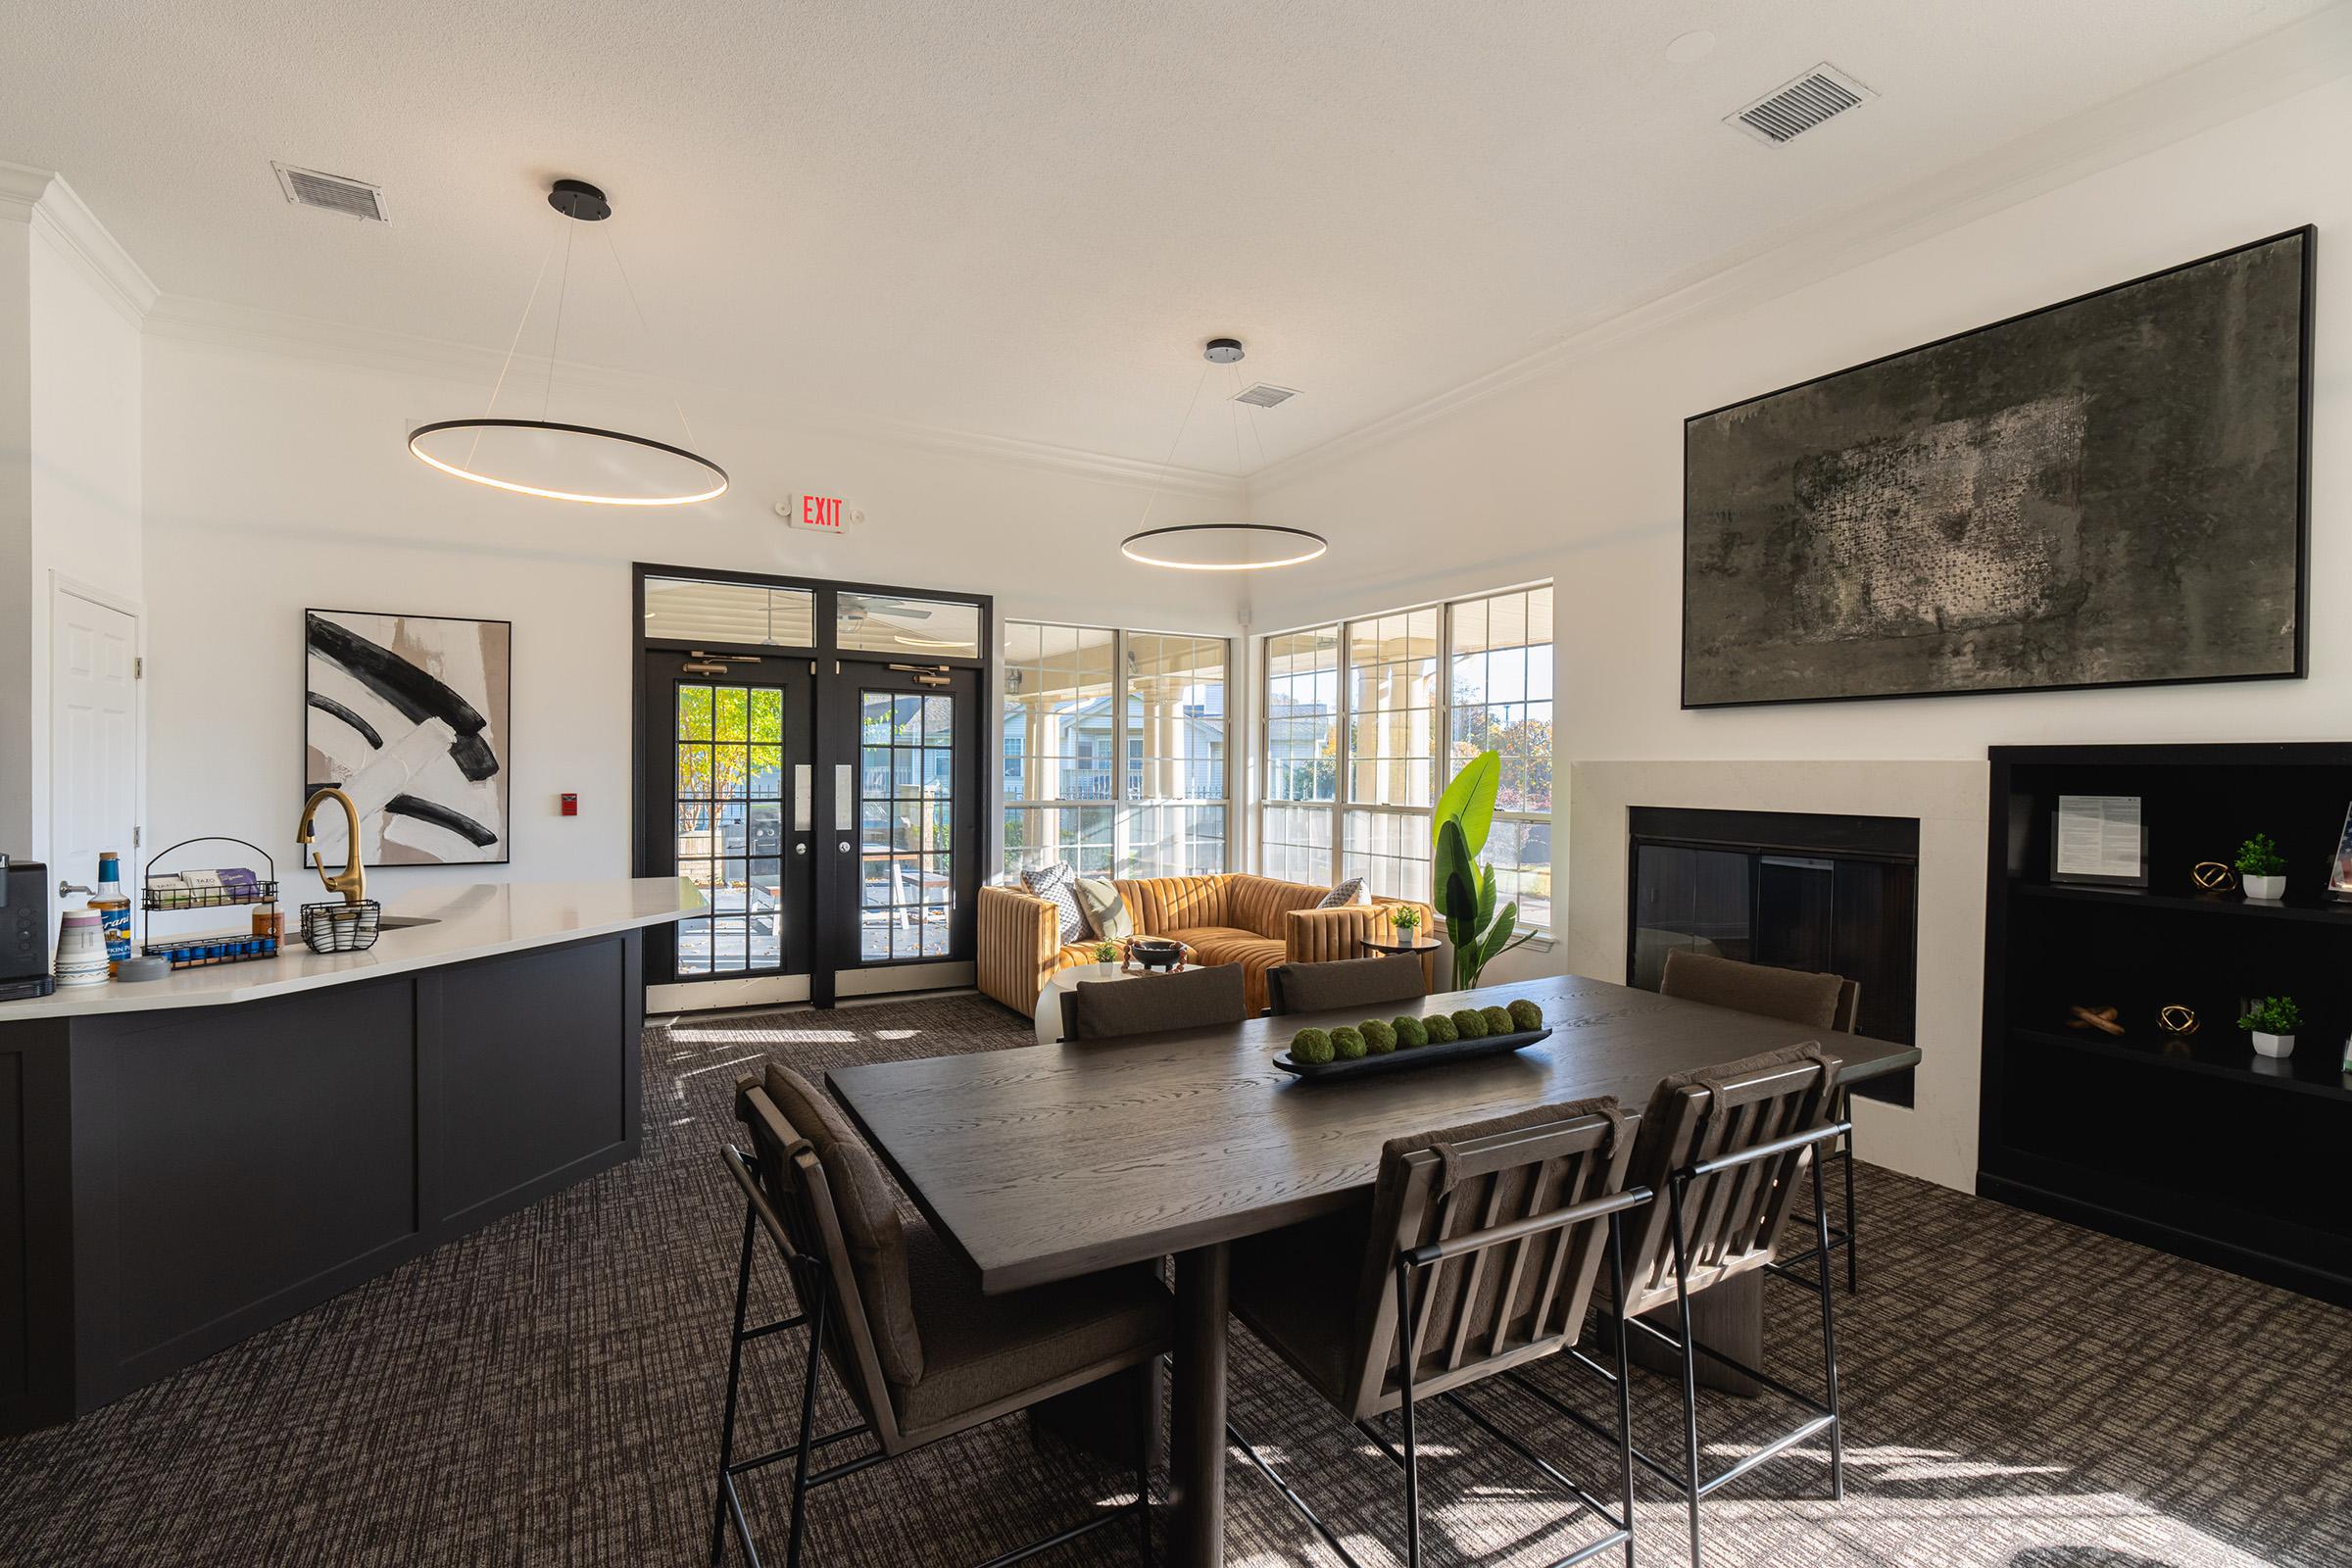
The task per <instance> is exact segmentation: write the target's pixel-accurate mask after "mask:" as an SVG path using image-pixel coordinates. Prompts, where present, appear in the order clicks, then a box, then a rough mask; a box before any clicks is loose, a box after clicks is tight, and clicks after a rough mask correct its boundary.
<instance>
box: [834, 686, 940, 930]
mask: <svg viewBox="0 0 2352 1568" xmlns="http://www.w3.org/2000/svg"><path fill="white" fill-rule="evenodd" d="M955 731H956V699H955V698H954V697H952V696H948V695H945V694H940V693H916V692H888V691H870V690H869V691H866V692H863V693H862V694H861V695H860V697H859V700H858V739H859V748H858V752H859V763H858V833H859V839H860V842H859V846H858V957H859V958H860V959H862V960H864V961H867V962H881V961H886V960H890V959H895V958H921V957H931V958H944V957H946V956H948V950H949V944H950V940H951V937H952V934H953V931H954V928H955V915H956V874H955V873H956V867H955V852H954V841H955V826H956V806H955V780H956V769H955V758H956V753H955Z"/></svg>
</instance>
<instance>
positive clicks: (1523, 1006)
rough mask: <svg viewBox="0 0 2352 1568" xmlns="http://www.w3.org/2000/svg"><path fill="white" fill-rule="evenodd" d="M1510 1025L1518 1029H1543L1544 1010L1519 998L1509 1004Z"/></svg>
mask: <svg viewBox="0 0 2352 1568" xmlns="http://www.w3.org/2000/svg"><path fill="white" fill-rule="evenodd" d="M1511 1024H1512V1026H1513V1027H1514V1028H1518V1029H1541V1028H1543V1027H1544V1009H1543V1008H1542V1007H1539V1006H1537V1005H1535V1004H1534V1003H1532V1002H1530V1001H1528V1000H1527V999H1526V998H1525V997H1521V998H1520V999H1519V1000H1518V1001H1517V1002H1514V1003H1512V1004H1511Z"/></svg>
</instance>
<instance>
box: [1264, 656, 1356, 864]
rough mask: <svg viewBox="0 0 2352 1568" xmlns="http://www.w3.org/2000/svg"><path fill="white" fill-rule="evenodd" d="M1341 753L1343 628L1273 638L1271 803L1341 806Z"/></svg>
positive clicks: (1269, 670) (1269, 667) (1269, 660)
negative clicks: (1292, 802)
mask: <svg viewBox="0 0 2352 1568" xmlns="http://www.w3.org/2000/svg"><path fill="white" fill-rule="evenodd" d="M1339 749H1340V629H1339V627H1337V626H1320V627H1316V628H1315V629H1313V630H1311V631H1301V632H1290V633H1286V634H1285V635H1283V636H1280V637H1269V638H1268V639H1266V799H1267V800H1269V801H1331V800H1337V799H1338V798H1339V761H1338V759H1339ZM1326 837H1328V835H1326Z"/></svg>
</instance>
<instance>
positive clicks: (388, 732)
mask: <svg viewBox="0 0 2352 1568" xmlns="http://www.w3.org/2000/svg"><path fill="white" fill-rule="evenodd" d="M304 619H305V635H304V645H305V647H304V659H303V670H304V679H305V683H306V697H305V702H306V705H307V706H306V708H305V710H304V712H305V726H306V730H305V732H306V735H307V738H308V757H307V759H306V760H305V764H304V774H303V776H304V778H305V779H306V780H307V782H308V787H309V788H310V789H311V790H318V789H320V788H323V787H325V786H327V785H330V784H331V785H335V786H337V787H339V788H341V789H343V790H344V791H346V792H347V793H349V794H350V796H351V797H352V799H353V801H354V802H355V803H357V805H358V806H359V809H360V835H361V841H362V842H361V845H360V852H361V858H362V863H363V864H366V865H440V864H449V863H455V862H483V863H488V862H503V861H505V860H506V859H507V822H508V812H507V804H508V782H509V781H508V776H507V775H508V748H509V744H510V741H509V734H508V715H509V711H510V709H511V704H512V693H511V689H510V688H511V673H510V671H511V666H510V655H511V652H512V647H513V641H514V628H513V627H512V625H511V624H510V623H508V622H506V621H503V620H461V619H456V618H454V617H450V616H445V615H382V614H367V613H355V612H351V611H342V610H313V611H307V612H305V613H304ZM345 831H346V830H345V827H344V822H343V813H342V812H341V811H340V810H339V809H336V808H334V807H333V806H331V805H330V806H328V807H326V808H324V809H321V810H320V811H319V815H318V820H317V828H316V833H317V838H318V842H319V855H320V858H322V859H324V860H325V862H326V863H327V864H328V865H337V864H340V863H342V855H343V851H344V845H343V839H344V836H345Z"/></svg>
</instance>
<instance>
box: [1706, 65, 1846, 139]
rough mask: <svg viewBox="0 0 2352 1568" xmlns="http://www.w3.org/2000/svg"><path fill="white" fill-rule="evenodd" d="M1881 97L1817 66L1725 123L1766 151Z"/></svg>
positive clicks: (1826, 67) (1834, 70)
mask: <svg viewBox="0 0 2352 1568" xmlns="http://www.w3.org/2000/svg"><path fill="white" fill-rule="evenodd" d="M1877 96H1878V94H1877V93H1875V92H1872V91H1871V90H1870V89H1869V88H1868V87H1865V86H1863V85H1862V84H1861V83H1860V82H1858V81H1856V80H1855V79H1854V78H1853V77H1851V76H1849V75H1847V74H1846V73H1844V72H1842V71H1839V70H1838V68H1837V67H1836V66H1832V65H1827V64H1824V65H1818V66H1815V67H1814V68H1813V69H1812V70H1811V71H1808V72H1806V73H1804V74H1803V75H1801V76H1799V77H1797V78H1796V79H1795V80H1794V81H1792V82H1789V84H1788V85H1787V86H1784V87H1780V88H1777V89H1775V90H1774V91H1772V92H1768V93H1766V94H1765V95H1764V96H1763V97H1761V98H1759V99H1757V100H1756V101H1755V102H1754V103H1752V104H1749V105H1748V106H1747V107H1746V108H1745V109H1742V110H1740V112H1739V113H1738V114H1736V115H1727V116H1725V117H1724V122H1723V123H1725V124H1727V125H1731V126H1733V127H1735V128H1736V129H1739V130H1743V131H1745V132H1747V133H1748V134H1749V135H1750V136H1753V137H1755V138H1756V140H1758V141H1760V142H1762V143H1764V144H1765V145H1766V146H1767V147H1778V146H1781V145H1782V144H1783V143H1785V142H1790V141H1794V140H1795V139H1796V138H1797V137H1799V136H1801V135H1803V134H1804V133H1805V132H1806V131H1808V130H1811V129H1812V128H1813V127H1814V126H1815V125H1818V124H1820V123H1822V122H1823V121H1825V120H1831V119H1835V118H1836V117H1837V116H1838V115H1842V114H1844V113H1845V112H1846V111H1847V110H1848V109H1854V108H1858V107H1859V106H1861V105H1863V104H1866V103H1868V102H1870V101H1871V100H1872V99H1873V98H1876V97H1877Z"/></svg>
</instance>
